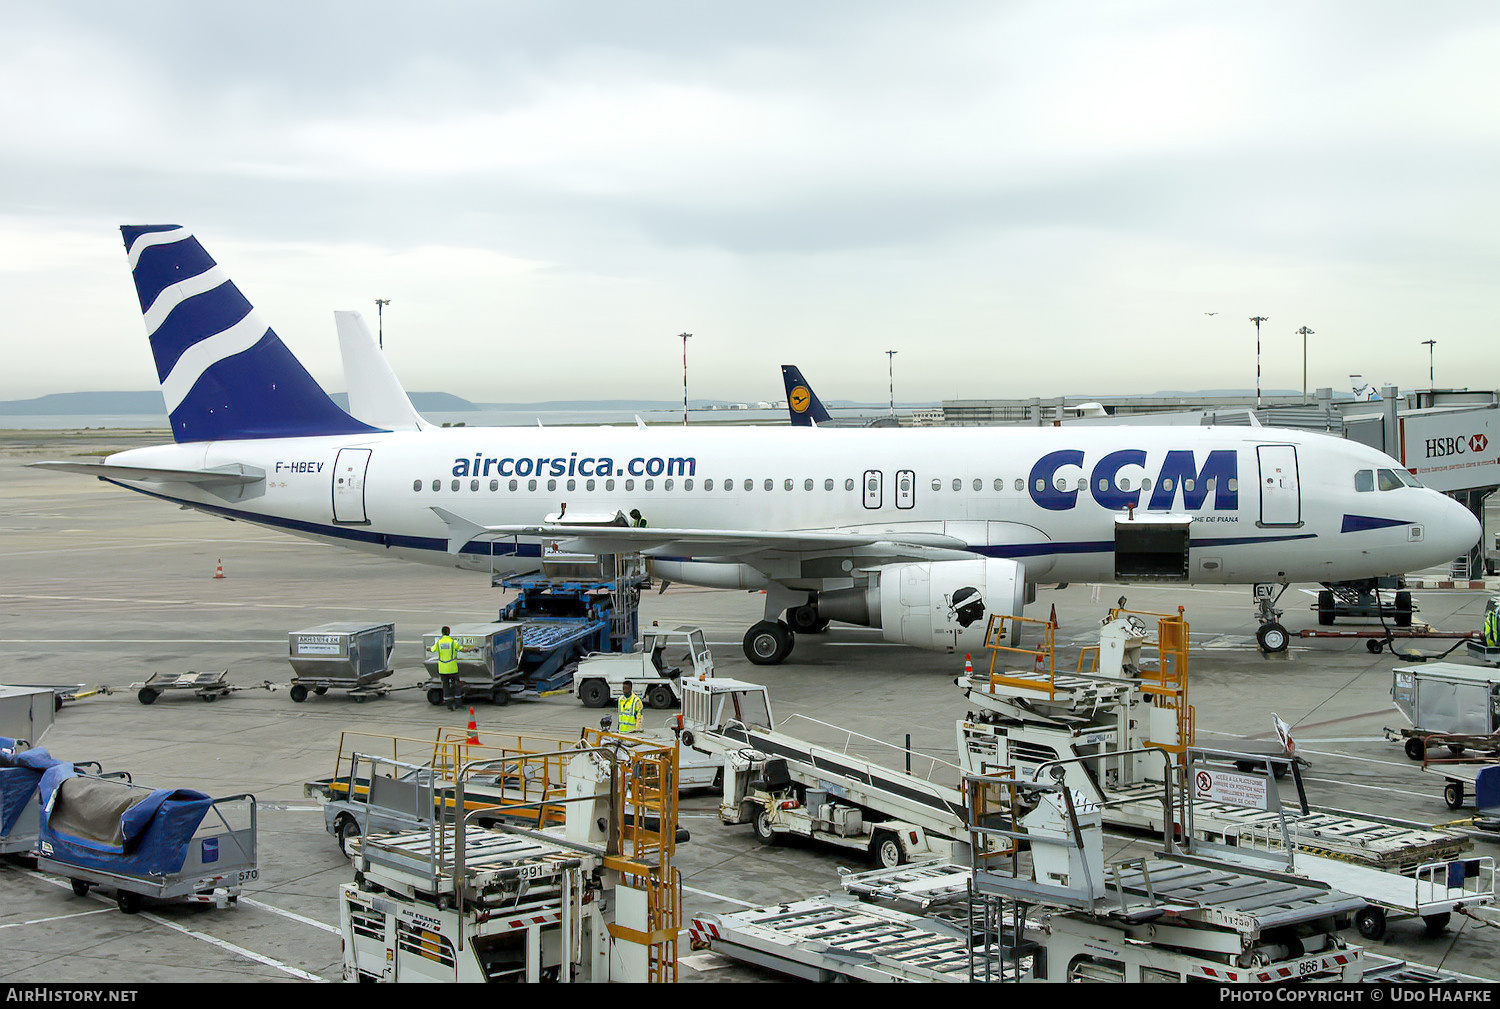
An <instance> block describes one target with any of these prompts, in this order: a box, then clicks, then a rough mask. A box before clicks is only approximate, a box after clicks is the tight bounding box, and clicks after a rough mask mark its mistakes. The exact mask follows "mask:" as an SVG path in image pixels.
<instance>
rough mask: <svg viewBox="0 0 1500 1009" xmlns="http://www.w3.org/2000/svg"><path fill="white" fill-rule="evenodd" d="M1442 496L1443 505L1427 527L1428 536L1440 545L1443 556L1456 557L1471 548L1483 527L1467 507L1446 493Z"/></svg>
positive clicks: (1480, 534) (1476, 541) (1482, 532)
mask: <svg viewBox="0 0 1500 1009" xmlns="http://www.w3.org/2000/svg"><path fill="white" fill-rule="evenodd" d="M1442 497H1443V501H1442V503H1443V507H1442V509H1441V510H1440V511H1439V513H1438V514H1437V516H1435V519H1436V520H1435V521H1434V522H1433V523H1432V525H1431V527H1430V529H1429V538H1430V539H1432V540H1433V541H1435V542H1436V543H1438V544H1441V545H1442V547H1443V556H1444V557H1445V558H1452V557H1458V556H1460V555H1462V554H1466V553H1468V552H1469V551H1470V550H1471V549H1473V547H1474V544H1476V543H1478V542H1479V537H1480V536H1482V535H1483V534H1484V527H1483V526H1481V525H1480V523H1479V519H1478V518H1476V517H1475V515H1474V513H1473V512H1471V511H1469V509H1468V508H1466V507H1464V506H1463V505H1462V504H1461V503H1459V502H1458V501H1455V500H1453V499H1452V498H1450V497H1448V496H1447V495H1443V496H1442Z"/></svg>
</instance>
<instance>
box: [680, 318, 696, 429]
mask: <svg viewBox="0 0 1500 1009" xmlns="http://www.w3.org/2000/svg"><path fill="white" fill-rule="evenodd" d="M677 335H678V336H680V337H682V426H683V427H687V411H688V405H687V403H688V397H687V342H688V340H690V339H692V336H693V334H692V333H678V334H677Z"/></svg>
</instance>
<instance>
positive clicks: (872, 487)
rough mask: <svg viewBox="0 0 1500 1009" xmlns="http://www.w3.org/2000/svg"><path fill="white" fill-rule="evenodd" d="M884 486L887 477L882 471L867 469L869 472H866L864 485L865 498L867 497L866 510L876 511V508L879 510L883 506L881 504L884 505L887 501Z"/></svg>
mask: <svg viewBox="0 0 1500 1009" xmlns="http://www.w3.org/2000/svg"><path fill="white" fill-rule="evenodd" d="M884 484H885V475H884V474H883V473H882V472H881V471H880V470H878V469H867V470H865V484H864V490H865V493H864V497H865V507H866V508H870V509H876V508H879V507H880V506H881V504H883V503H884V500H885V491H884Z"/></svg>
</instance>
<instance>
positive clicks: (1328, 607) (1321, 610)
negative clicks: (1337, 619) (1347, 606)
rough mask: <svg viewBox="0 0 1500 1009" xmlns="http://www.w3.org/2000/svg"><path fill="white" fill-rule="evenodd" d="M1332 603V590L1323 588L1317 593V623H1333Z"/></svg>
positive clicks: (1324, 624) (1329, 625)
mask: <svg viewBox="0 0 1500 1009" xmlns="http://www.w3.org/2000/svg"><path fill="white" fill-rule="evenodd" d="M1333 617H1334V605H1333V591H1332V590H1331V589H1324V590H1323V591H1322V592H1319V593H1318V623H1319V624H1321V625H1322V626H1324V627H1331V626H1332V625H1333Z"/></svg>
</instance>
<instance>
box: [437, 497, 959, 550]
mask: <svg viewBox="0 0 1500 1009" xmlns="http://www.w3.org/2000/svg"><path fill="white" fill-rule="evenodd" d="M432 510H433V512H434V513H435V514H436V515H437V516H438V517H439V518H441V519H442V520H443V521H444V523H446V524H447V526H448V536H449V539H448V552H449V553H453V554H456V553H458V552H459V551H460V550H462V549H463V547H464V545H465V544H466V543H470V542H472V541H474V540H494V539H508V538H510V537H513V536H525V537H530V538H539V539H549V540H556V541H558V542H559V543H560V544H562V545H563V549H565V550H567V551H568V552H570V553H587V554H607V553H635V552H639V553H642V554H645V555H646V556H668V557H749V556H752V555H757V554H788V553H833V554H838V553H845V554H848V555H849V556H856V555H857V556H860V557H861V558H870V559H880V560H886V559H892V558H896V557H902V558H912V559H916V558H931V559H949V558H952V557H953V556H954V554H955V553H964V552H967V551H968V544H967V543H965V542H964V541H963V540H961V539H958V538H957V537H954V536H945V535H943V534H941V533H924V532H912V533H865V532H859V533H854V532H839V531H818V530H806V531H800V530H797V531H788V532H775V531H769V532H768V531H762V530H756V529H733V530H731V529H670V528H661V527H654V526H648V527H637V526H612V525H597V526H591V525H568V524H565V523H539V524H536V525H503V526H485V525H480V524H478V523H474V522H469V521H468V520H466V519H464V518H462V517H461V516H459V515H455V514H454V513H453V512H450V511H448V510H446V509H444V508H436V507H434V508H433V509H432Z"/></svg>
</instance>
